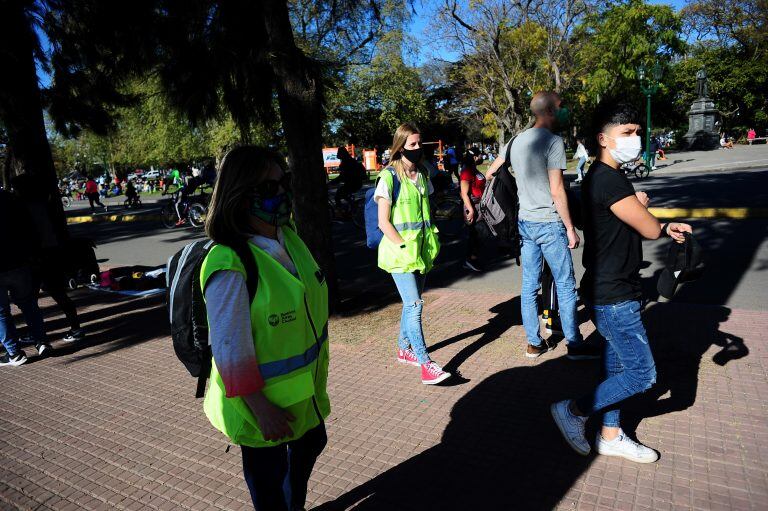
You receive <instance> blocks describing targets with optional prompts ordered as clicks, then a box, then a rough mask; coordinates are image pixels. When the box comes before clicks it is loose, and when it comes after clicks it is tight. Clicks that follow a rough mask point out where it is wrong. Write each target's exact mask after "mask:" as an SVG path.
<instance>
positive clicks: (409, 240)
mask: <svg viewBox="0 0 768 511" xmlns="http://www.w3.org/2000/svg"><path fill="white" fill-rule="evenodd" d="M379 179H382V180H384V181H385V182H386V183H387V187H388V188H389V190H390V192H391V191H392V190H393V188H394V186H393V185H394V183H393V179H395V178H394V176H392V173H391V172H390V171H389V170H388V169H384V170H383V171H381V172H380V173H379ZM418 183H419V186H420V187H421V188H422V189H423V190H424V193H422V192H420V191H419V189H418V188H416V185H414V184H413V183H412V182H411V180H410V179H405V180H403V182H401V183H400V194H399V195H398V196H397V202H396V203H395V204H393V205H392V214H391V215H390V218H391V221H392V225H394V227H395V229H397V232H399V233H400V236H401V237H402V238H403V240H404V241H405V247H404V248H403V247H400V246H399V245H396V244H395V243H393V242H392V241H390V239H389V238H387V237H386V236H384V237H383V238H382V240H381V243H379V268H381V269H382V270H384V271H386V272H389V273H411V272H415V271H420V272H421V273H427V272H428V271H429V270H431V269H432V265H433V263H434V261H435V258H436V257H437V254H438V253H439V252H440V240H439V239H438V237H437V232H438V231H437V227H436V226H435V225H433V224H432V217H431V215H430V211H429V191H428V189H427V180H426V177H424V175H423V174H422V173H419V177H418Z"/></svg>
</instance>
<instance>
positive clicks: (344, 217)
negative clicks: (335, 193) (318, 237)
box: [328, 189, 367, 229]
mask: <svg viewBox="0 0 768 511" xmlns="http://www.w3.org/2000/svg"><path fill="white" fill-rule="evenodd" d="M366 191H367V190H366V189H363V190H358V191H356V192H355V193H353V194H352V195H351V200H349V201H345V202H342V203H341V204H340V205H336V200H335V199H334V198H333V197H330V196H329V197H328V213H329V216H330V219H331V222H333V221H337V222H346V221H349V220H351V221H352V224H353V225H354V226H355V227H357V228H359V229H365V192H366Z"/></svg>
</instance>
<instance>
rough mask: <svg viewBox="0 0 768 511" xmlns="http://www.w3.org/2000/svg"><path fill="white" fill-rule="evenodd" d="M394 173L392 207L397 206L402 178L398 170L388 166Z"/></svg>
mask: <svg viewBox="0 0 768 511" xmlns="http://www.w3.org/2000/svg"><path fill="white" fill-rule="evenodd" d="M387 168H388V169H389V172H390V173H391V174H392V207H393V208H394V207H395V203H396V202H397V198H398V197H399V196H400V178H398V177H397V172H395V169H393V168H392V167H387Z"/></svg>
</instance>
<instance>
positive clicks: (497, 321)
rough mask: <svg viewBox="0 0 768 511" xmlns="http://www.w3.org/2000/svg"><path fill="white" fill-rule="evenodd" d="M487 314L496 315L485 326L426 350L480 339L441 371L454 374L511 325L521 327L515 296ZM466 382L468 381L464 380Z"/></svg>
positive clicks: (517, 301) (459, 353)
mask: <svg viewBox="0 0 768 511" xmlns="http://www.w3.org/2000/svg"><path fill="white" fill-rule="evenodd" d="M489 312H493V313H495V314H496V315H495V316H493V317H492V318H491V319H489V320H488V323H486V324H485V325H482V326H479V327H477V328H475V329H473V330H468V331H466V332H463V333H461V334H458V335H455V336H453V337H449V338H448V339H444V340H442V341H440V342H438V343H435V344H433V345H431V346H429V347H428V348H427V351H429V352H435V351H437V350H439V349H441V348H444V347H446V346H449V345H451V344H453V343H455V342H459V341H461V340H463V339H466V338H468V337H473V336H475V335H480V334H482V335H480V337H479V338H478V339H477V340H476V341H475V342H473V343H472V344H470V345H468V346H465V347H464V348H462V349H461V350H460V351H459V352H458V353H456V354H455V355H454V356H453V357H452V358H451V360H449V361H448V362H447V363H446V364H445V365H443V369H445V370H446V371H448V372H451V373H456V372H457V371H458V369H459V366H461V364H463V363H464V362H466V361H467V360H468V359H469V358H470V357H471V356H472V355H474V354H475V353H477V352H478V351H480V350H481V349H482V348H483V347H484V346H486V345H487V344H489V343H491V342H493V341H495V340H496V339H498V338H499V337H500V336H501V335H502V334H503V333H504V332H506V331H507V330H509V329H510V328H511V327H512V326H513V325H522V324H523V318H522V316H521V313H520V297H519V296H515V297H513V298H510V299H509V300H507V301H506V302H502V303H497V304H496V305H494V306H493V307H491V308H490V309H489ZM465 381H468V380H465Z"/></svg>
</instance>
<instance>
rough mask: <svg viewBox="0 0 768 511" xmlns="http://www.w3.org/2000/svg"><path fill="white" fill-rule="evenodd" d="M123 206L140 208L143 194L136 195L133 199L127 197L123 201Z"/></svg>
mask: <svg viewBox="0 0 768 511" xmlns="http://www.w3.org/2000/svg"><path fill="white" fill-rule="evenodd" d="M123 207H124V208H126V209H133V208H136V209H138V208H140V207H141V196H139V195H136V196H135V197H133V198H132V199H130V198H129V199H125V200H124V201H123Z"/></svg>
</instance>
